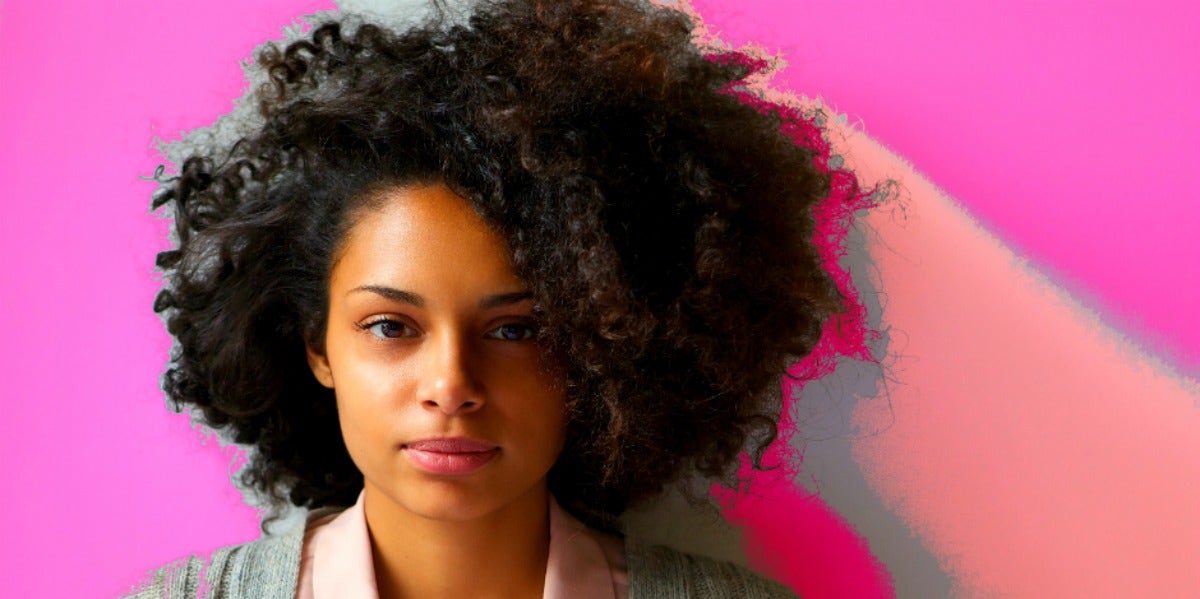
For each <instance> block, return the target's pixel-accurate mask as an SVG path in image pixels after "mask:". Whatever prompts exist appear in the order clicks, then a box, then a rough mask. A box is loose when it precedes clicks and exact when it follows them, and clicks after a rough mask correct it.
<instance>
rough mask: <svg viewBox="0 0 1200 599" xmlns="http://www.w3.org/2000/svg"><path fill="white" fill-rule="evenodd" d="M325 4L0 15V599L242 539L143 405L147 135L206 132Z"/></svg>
mask: <svg viewBox="0 0 1200 599" xmlns="http://www.w3.org/2000/svg"><path fill="white" fill-rule="evenodd" d="M329 7H330V3H329V2H328V1H316V0H304V1H297V0H262V1H259V0H256V1H255V2H240V1H237V0H220V1H208V2H203V3H196V2H190V3H179V2H156V1H151V0H130V1H126V2H71V1H67V0H4V2H2V3H0V201H2V202H3V212H2V213H0V254H2V255H3V256H4V259H3V260H0V331H3V340H4V343H3V344H0V370H2V372H0V380H3V391H2V392H0V397H3V403H4V417H3V418H0V456H3V457H0V464H3V479H4V484H3V490H2V491H0V511H2V512H3V513H4V514H6V515H7V519H6V521H5V525H4V543H3V544H2V545H0V588H2V589H3V590H2V591H0V595H4V596H6V597H51V598H53V597H80V596H98V597H112V596H116V595H119V594H121V593H122V592H123V591H125V590H126V589H127V588H128V586H129V585H130V584H131V583H133V582H134V581H135V580H136V579H137V578H138V577H139V576H140V575H141V574H142V573H144V572H145V571H147V570H148V569H150V568H151V567H153V566H156V565H160V564H163V563H166V562H167V561H170V560H171V559H174V558H176V557H179V556H182V555H185V554H187V553H189V552H191V551H202V550H205V549H209V548H212V547H216V546H218V545H224V544H228V543H234V542H240V541H244V540H248V539H250V538H253V537H254V536H256V534H257V532H258V519H257V516H256V514H255V513H254V511H253V510H251V509H249V508H247V507H246V506H244V505H242V501H241V496H240V494H238V493H237V492H236V491H234V490H233V489H232V487H231V485H230V483H229V472H230V471H229V461H230V458H231V457H232V456H231V454H230V453H229V452H227V451H224V452H223V451H218V450H217V449H216V447H215V443H209V444H207V445H206V444H204V443H202V442H201V441H200V440H199V437H198V435H197V434H196V433H195V432H193V431H192V430H191V429H190V428H189V426H188V422H187V418H186V417H185V416H176V415H172V414H171V413H170V412H169V411H168V410H167V409H166V407H165V405H164V400H163V397H162V394H161V392H160V391H159V389H158V377H159V374H160V373H161V371H162V368H163V365H164V363H165V360H166V357H167V352H168V349H169V347H170V345H169V340H168V339H167V335H166V332H165V330H164V328H163V326H162V324H161V323H160V322H159V321H158V319H157V318H156V317H155V315H154V314H153V312H152V311H151V310H150V306H151V303H152V300H153V295H154V292H155V290H156V289H157V287H158V283H157V281H156V280H155V276H154V274H153V265H154V253H155V251H156V250H157V249H160V248H162V247H163V246H164V245H165V243H166V234H165V227H164V224H163V223H162V222H161V221H159V220H158V219H157V218H156V217H153V216H151V215H150V214H149V203H150V192H151V191H152V189H153V186H152V185H151V184H149V183H147V182H145V181H143V180H140V179H139V177H143V176H146V175H149V174H151V173H153V171H154V167H155V165H156V164H157V163H158V161H159V160H160V159H159V158H158V156H157V152H156V151H155V148H154V147H153V138H154V137H155V136H156V135H158V136H162V137H165V138H173V137H176V136H177V135H178V134H179V132H180V131H181V130H184V129H190V128H195V127H200V126H206V125H209V124H211V122H212V121H213V120H214V119H215V118H216V117H217V115H219V114H222V113H224V112H227V111H228V110H229V109H230V107H231V102H230V99H231V98H234V97H237V96H238V95H240V93H241V90H242V89H243V88H244V87H245V81H244V78H243V75H242V71H241V68H240V66H239V61H241V60H244V59H246V58H248V57H249V56H250V54H251V51H252V50H253V48H254V47H255V46H256V45H257V44H258V43H260V42H261V41H262V40H265V39H268V38H272V37H278V36H279V35H280V33H281V28H282V27H283V26H285V25H288V24H289V23H291V22H292V21H293V19H294V18H295V17H296V16H297V15H300V14H304V13H307V12H311V11H314V10H317V9H321V8H329Z"/></svg>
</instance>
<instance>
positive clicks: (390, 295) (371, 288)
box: [347, 285, 533, 310]
mask: <svg viewBox="0 0 1200 599" xmlns="http://www.w3.org/2000/svg"><path fill="white" fill-rule="evenodd" d="M355 292H368V293H374V294H376V295H379V296H382V297H384V298H387V299H389V300H392V301H396V302H403V303H406V304H411V305H413V306H416V307H418V308H424V307H425V298H423V297H421V296H420V295H417V294H415V293H413V292H411V291H405V290H403V289H396V288H395V287H388V286H386V285H361V286H359V287H355V288H354V289H351V290H350V291H349V292H348V293H347V295H349V294H350V293H355ZM531 299H533V294H532V293H530V292H528V291H515V292H513V293H498V294H496V295H489V296H487V297H485V298H483V299H482V300H479V307H480V309H483V310H490V309H492V308H499V307H501V306H508V305H511V304H516V303H520V302H523V301H526V300H531Z"/></svg>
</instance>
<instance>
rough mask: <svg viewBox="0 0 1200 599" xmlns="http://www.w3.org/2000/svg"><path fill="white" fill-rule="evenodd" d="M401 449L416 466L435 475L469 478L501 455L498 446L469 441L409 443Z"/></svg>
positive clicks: (457, 439)
mask: <svg viewBox="0 0 1200 599" xmlns="http://www.w3.org/2000/svg"><path fill="white" fill-rule="evenodd" d="M401 449H402V450H404V454H405V455H407V456H408V459H410V460H412V462H413V464H415V465H416V466H417V467H418V468H420V469H421V470H424V471H426V472H429V473H431V474H468V473H471V472H474V471H476V470H479V469H480V468H483V467H484V466H486V465H487V464H488V462H491V461H492V459H493V458H495V457H496V455H497V454H499V453H500V448H499V447H498V446H497V445H496V444H495V443H488V442H486V441H477V440H475V439H467V438H465V437H442V438H437V439H421V440H419V441H411V442H409V443H405V444H404V445H402V446H401Z"/></svg>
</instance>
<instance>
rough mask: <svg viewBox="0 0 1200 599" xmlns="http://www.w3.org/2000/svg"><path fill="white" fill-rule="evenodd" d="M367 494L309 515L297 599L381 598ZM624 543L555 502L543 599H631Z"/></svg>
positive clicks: (552, 512) (552, 507) (551, 512)
mask: <svg viewBox="0 0 1200 599" xmlns="http://www.w3.org/2000/svg"><path fill="white" fill-rule="evenodd" d="M373 563H374V560H373V559H372V556H371V538H370V535H369V534H368V532H367V519H366V515H365V512H364V511H363V494H362V493H359V495H358V501H356V502H355V503H354V505H353V506H351V507H350V508H348V509H346V510H344V511H342V512H334V513H329V512H327V511H318V512H314V513H312V514H310V515H309V519H308V524H307V528H306V530H305V532H304V548H303V550H302V553H301V556H300V579H299V581H298V583H297V586H296V599H340V598H342V597H355V598H359V597H361V598H363V599H378V598H379V593H378V591H377V590H376V588H375V569H374V566H373V565H372V564H373ZM628 591H629V576H628V573H627V570H626V566H625V547H624V543H623V542H622V541H621V539H619V538H617V537H615V536H613V535H609V534H605V533H602V532H600V531H597V530H593V529H591V528H588V527H587V526H586V525H584V524H583V523H582V522H580V521H579V520H576V519H575V518H574V517H572V516H571V515H570V514H568V513H567V512H565V511H563V509H562V508H560V507H559V506H558V502H556V501H554V498H553V497H551V498H550V557H549V559H548V561H547V562H546V582H545V585H544V586H543V591H542V597H543V599H567V598H568V597H569V598H572V599H576V598H577V599H627V597H628V594H629V592H628Z"/></svg>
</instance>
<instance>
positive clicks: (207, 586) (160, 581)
mask: <svg viewBox="0 0 1200 599" xmlns="http://www.w3.org/2000/svg"><path fill="white" fill-rule="evenodd" d="M303 543H304V526H295V527H293V528H292V529H290V530H288V531H287V532H283V533H280V534H277V535H270V536H263V537H260V538H258V539H256V540H254V541H250V542H248V543H241V544H237V545H229V546H226V547H221V548H219V549H216V550H214V551H213V552H211V553H208V554H203V555H191V556H188V557H184V558H181V559H178V560H175V561H173V562H171V563H169V564H167V565H165V566H162V567H160V568H157V569H155V570H153V571H152V572H150V573H149V574H147V575H146V577H145V579H144V580H143V581H142V582H141V583H140V584H139V585H138V586H136V587H135V588H134V589H133V591H132V592H131V593H130V594H128V595H126V596H125V597H126V599H150V598H154V599H163V598H174V597H179V598H183V597H187V598H189V599H190V598H192V597H213V598H214V599H240V598H243V597H244V598H251V597H253V598H255V599H258V598H260V597H261V598H263V599H293V597H295V594H296V578H297V574H298V572H299V569H300V552H301V549H302V547H303Z"/></svg>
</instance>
